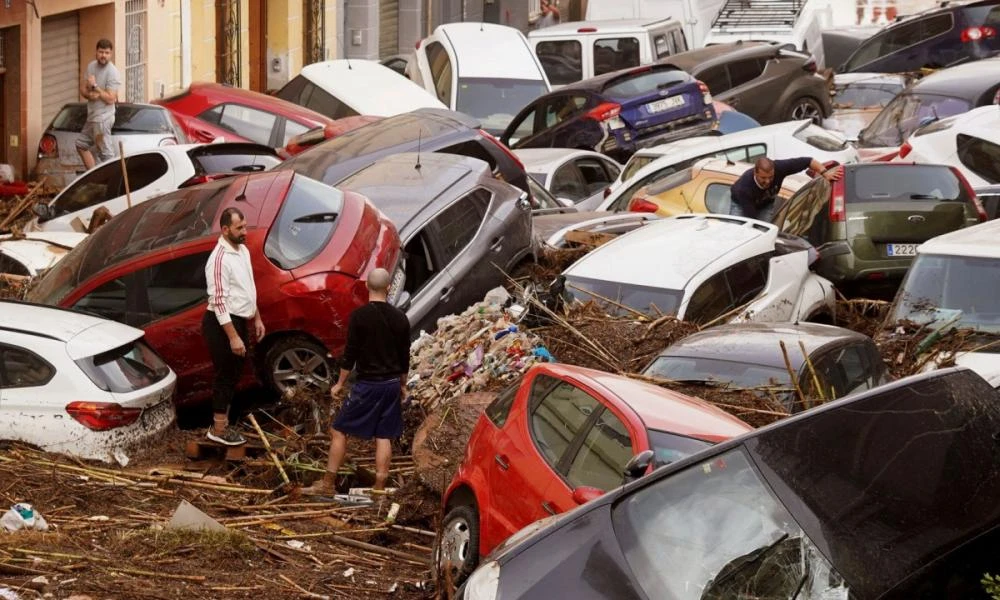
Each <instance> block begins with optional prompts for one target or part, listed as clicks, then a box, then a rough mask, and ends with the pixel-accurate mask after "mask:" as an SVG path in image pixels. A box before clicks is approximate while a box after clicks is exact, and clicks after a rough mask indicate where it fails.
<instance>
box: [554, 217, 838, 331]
mask: <svg viewBox="0 0 1000 600" xmlns="http://www.w3.org/2000/svg"><path fill="white" fill-rule="evenodd" d="M815 258H816V253H815V252H814V251H812V250H811V247H810V246H809V245H808V243H806V242H804V241H802V240H800V239H799V238H792V237H786V236H779V233H778V228H777V227H775V226H774V225H771V224H770V223H764V222H762V221H756V220H754V219H746V218H743V217H731V216H728V215H680V216H676V217H670V218H666V219H662V220H660V221H654V222H651V223H647V224H646V225H643V226H642V227H640V228H638V229H636V230H634V231H632V232H629V233H626V234H624V235H622V236H620V237H618V238H616V239H614V240H611V241H609V242H607V243H606V244H604V245H602V246H600V247H599V248H597V249H596V250H594V251H593V252H591V253H589V254H587V255H585V256H584V257H583V258H581V259H580V260H578V261H577V262H575V263H573V264H572V265H571V266H570V267H569V268H568V269H566V270H565V271H564V272H563V276H564V280H563V282H562V283H563V285H564V290H565V294H566V295H567V296H569V297H571V298H573V299H575V300H579V301H582V302H586V301H589V300H594V301H596V302H598V303H603V304H604V305H605V307H606V308H607V309H608V310H610V311H613V312H616V313H619V314H626V315H627V314H636V313H642V314H647V315H651V316H654V317H655V316H660V315H673V316H676V317H677V318H678V319H683V320H685V321H692V322H695V323H699V324H707V323H714V322H740V321H754V322H762V323H775V322H782V321H805V320H808V319H814V318H818V317H820V316H821V315H822V316H825V317H827V318H829V316H831V315H833V314H834V291H833V284H832V283H830V281H828V280H826V279H824V278H823V277H820V276H819V275H816V274H815V273H813V272H812V271H810V270H809V267H810V264H811V263H812V262H813V261H815Z"/></svg>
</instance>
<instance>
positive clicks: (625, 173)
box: [622, 154, 660, 182]
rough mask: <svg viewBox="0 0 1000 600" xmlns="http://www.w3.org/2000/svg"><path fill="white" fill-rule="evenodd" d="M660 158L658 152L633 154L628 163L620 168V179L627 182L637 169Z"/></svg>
mask: <svg viewBox="0 0 1000 600" xmlns="http://www.w3.org/2000/svg"><path fill="white" fill-rule="evenodd" d="M658 158H660V155H658V154H633V155H632V158H630V159H629V161H628V164H627V165H625V168H624V169H622V181H623V182H627V181H628V180H629V179H631V178H632V176H633V175H635V174H636V172H638V171H639V169H641V168H643V167H645V166H646V165H648V164H649V163H651V162H653V161H654V160H656V159H658Z"/></svg>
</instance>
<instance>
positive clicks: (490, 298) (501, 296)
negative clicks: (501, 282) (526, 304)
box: [483, 286, 510, 306]
mask: <svg viewBox="0 0 1000 600" xmlns="http://www.w3.org/2000/svg"><path fill="white" fill-rule="evenodd" d="M507 300H510V293H509V292H508V291H507V290H505V289H504V288H503V287H502V286H497V287H495V288H493V289H492V290H490V291H488V292H486V297H485V298H483V302H485V303H486V304H492V305H494V306H503V305H504V303H506V302H507Z"/></svg>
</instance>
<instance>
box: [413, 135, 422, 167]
mask: <svg viewBox="0 0 1000 600" xmlns="http://www.w3.org/2000/svg"><path fill="white" fill-rule="evenodd" d="M422 133H423V132H422V131H418V132H417V164H415V165H413V168H414V169H416V170H418V171H419V170H420V137H421V134H422Z"/></svg>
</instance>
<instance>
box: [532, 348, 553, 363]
mask: <svg viewBox="0 0 1000 600" xmlns="http://www.w3.org/2000/svg"><path fill="white" fill-rule="evenodd" d="M531 353H532V354H534V355H535V356H537V357H538V358H540V359H542V360H544V361H545V362H550V363H554V362H556V357H554V356H552V353H551V352H549V349H548V348H546V347H545V346H537V347H536V348H535V349H534V350H532V351H531Z"/></svg>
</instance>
